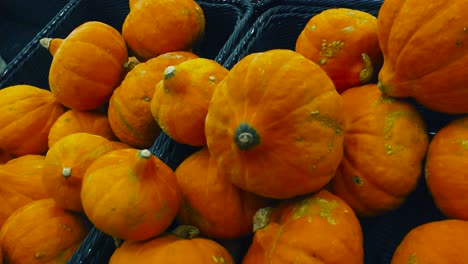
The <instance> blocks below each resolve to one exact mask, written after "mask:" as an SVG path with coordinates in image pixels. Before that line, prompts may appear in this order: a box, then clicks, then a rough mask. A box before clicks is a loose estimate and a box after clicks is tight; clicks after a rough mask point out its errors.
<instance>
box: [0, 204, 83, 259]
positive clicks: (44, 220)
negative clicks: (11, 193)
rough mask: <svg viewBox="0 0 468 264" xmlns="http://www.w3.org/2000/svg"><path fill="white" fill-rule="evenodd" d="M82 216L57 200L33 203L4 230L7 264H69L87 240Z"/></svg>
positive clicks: (0, 241) (0, 237)
mask: <svg viewBox="0 0 468 264" xmlns="http://www.w3.org/2000/svg"><path fill="white" fill-rule="evenodd" d="M87 232H88V228H87V227H86V225H85V224H84V222H83V220H82V219H81V218H80V216H78V215H75V214H73V213H71V212H69V211H66V210H64V209H62V208H60V207H59V206H57V205H56V204H55V201H54V200H53V199H41V200H37V201H33V202H31V203H28V204H26V205H24V206H23V207H21V208H19V209H17V210H16V211H15V212H14V213H13V214H12V215H11V216H10V217H9V218H8V220H7V221H6V222H5V224H4V225H3V226H2V228H1V230H0V244H1V247H2V253H3V261H4V263H15V264H31V263H38V264H39V263H44V264H48V263H57V264H65V263H67V261H68V259H69V258H70V257H71V256H72V255H73V254H74V253H75V251H76V249H77V248H78V246H79V245H80V243H81V242H82V241H83V240H84V238H85V237H86V234H87Z"/></svg>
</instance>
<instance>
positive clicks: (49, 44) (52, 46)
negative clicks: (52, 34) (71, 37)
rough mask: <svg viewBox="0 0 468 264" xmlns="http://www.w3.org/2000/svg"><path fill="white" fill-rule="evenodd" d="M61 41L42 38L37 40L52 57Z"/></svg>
mask: <svg viewBox="0 0 468 264" xmlns="http://www.w3.org/2000/svg"><path fill="white" fill-rule="evenodd" d="M62 42H63V39H60V38H42V39H40V40H39V44H41V46H42V47H44V48H46V49H47V50H48V51H49V52H50V54H52V56H53V55H54V54H55V52H56V51H57V50H58V48H59V47H60V45H62Z"/></svg>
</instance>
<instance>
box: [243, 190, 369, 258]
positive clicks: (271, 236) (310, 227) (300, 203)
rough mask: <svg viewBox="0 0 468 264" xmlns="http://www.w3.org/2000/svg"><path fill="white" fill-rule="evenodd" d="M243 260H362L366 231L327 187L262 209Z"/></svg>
mask: <svg viewBox="0 0 468 264" xmlns="http://www.w3.org/2000/svg"><path fill="white" fill-rule="evenodd" d="M254 232H255V234H254V237H253V241H252V243H251V245H250V247H249V249H248V250H247V253H246V255H245V257H244V259H243V261H242V264H257V263H271V264H276V263H327V264H341V263H349V264H353V263H356V264H362V263H363V255H364V253H363V235H362V230H361V226H360V224H359V221H358V219H357V217H356V215H355V214H354V213H353V210H352V209H351V208H350V207H349V206H348V205H347V204H346V203H345V202H344V201H343V200H341V199H340V198H339V197H337V196H335V195H333V194H331V193H330V192H328V191H326V190H321V191H319V192H317V193H315V194H313V195H307V196H304V197H302V198H300V199H296V200H290V201H284V202H282V203H280V204H279V205H278V206H277V207H266V208H262V209H260V210H259V211H258V212H257V214H256V215H255V218H254Z"/></svg>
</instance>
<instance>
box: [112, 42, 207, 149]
mask: <svg viewBox="0 0 468 264" xmlns="http://www.w3.org/2000/svg"><path fill="white" fill-rule="evenodd" d="M194 58H198V56H197V55H195V54H193V53H190V52H184V51H177V52H169V53H165V54H162V55H159V56H158V57H156V58H153V59H150V60H148V61H146V62H143V63H139V64H138V65H136V66H135V67H134V68H133V69H132V70H131V71H130V72H129V73H128V74H127V75H126V76H125V79H124V80H123V81H122V83H121V85H120V86H119V87H117V88H116V89H115V90H114V92H113V94H112V97H111V99H110V101H109V108H108V115H109V121H110V124H111V127H112V130H113V131H114V133H115V134H116V135H117V137H118V138H119V139H120V140H121V141H122V142H124V143H126V144H128V145H131V146H132V147H135V148H148V147H150V146H151V144H152V143H153V142H154V140H155V139H156V138H157V136H158V135H159V133H160V132H161V129H160V128H159V125H158V123H157V122H156V121H155V120H154V118H153V115H152V114H151V107H150V103H151V99H152V98H153V95H154V91H155V90H156V84H157V83H158V82H159V81H160V80H161V79H162V78H163V73H164V69H165V68H166V67H168V66H171V65H177V64H179V63H181V62H183V61H186V60H189V59H194Z"/></svg>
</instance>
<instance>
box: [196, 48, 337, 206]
mask: <svg viewBox="0 0 468 264" xmlns="http://www.w3.org/2000/svg"><path fill="white" fill-rule="evenodd" d="M267 88H268V89H267ZM343 122H344V114H343V103H342V99H341V97H340V95H339V94H338V92H337V91H336V89H335V87H334V85H333V82H332V81H331V80H330V78H329V77H328V76H327V74H326V73H325V72H324V71H323V70H322V69H321V68H320V67H319V66H318V65H317V64H315V63H313V62H312V61H310V60H308V59H307V58H305V57H304V56H302V55H300V54H298V53H296V52H294V51H290V50H281V49H276V50H270V51H267V52H264V53H254V54H250V55H248V56H246V57H244V58H243V59H242V60H240V61H239V62H238V63H237V64H236V65H235V66H234V67H233V68H232V69H231V70H230V72H229V73H228V75H227V76H226V77H225V78H224V80H223V81H222V82H221V83H220V84H219V85H218V86H217V87H216V90H215V92H214V94H213V97H212V100H211V102H210V105H209V108H208V114H207V117H206V125H205V133H206V139H207V146H208V149H209V151H210V153H211V155H212V156H213V157H214V158H215V159H216V161H217V165H218V169H220V170H221V171H220V173H222V174H223V175H226V177H228V179H229V180H230V181H231V182H232V183H233V184H235V185H236V186H238V187H240V188H242V189H244V190H246V191H249V192H252V193H255V194H257V195H260V196H264V197H268V198H280V199H282V198H289V197H294V196H297V195H302V194H306V193H310V192H315V191H318V190H320V189H321V188H322V187H324V186H325V185H326V184H327V183H328V182H329V181H330V179H331V178H332V177H333V176H334V174H335V170H336V168H337V167H338V164H339V163H340V161H341V158H342V156H343V133H342V130H343Z"/></svg>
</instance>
